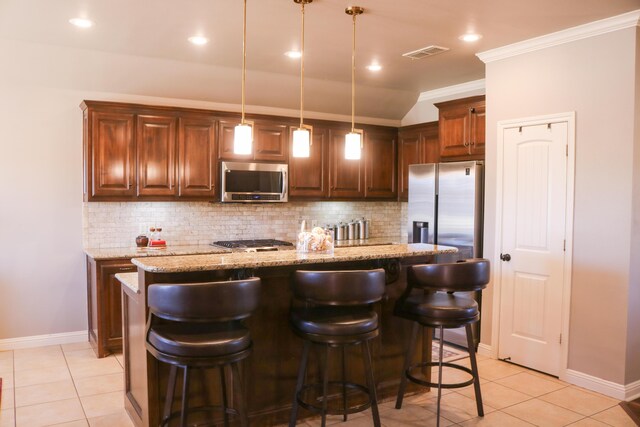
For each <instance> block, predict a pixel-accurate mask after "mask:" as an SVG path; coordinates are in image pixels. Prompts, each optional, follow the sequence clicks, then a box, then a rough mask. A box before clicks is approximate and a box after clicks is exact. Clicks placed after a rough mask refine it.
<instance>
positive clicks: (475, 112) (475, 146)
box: [471, 102, 486, 155]
mask: <svg viewBox="0 0 640 427" xmlns="http://www.w3.org/2000/svg"><path fill="white" fill-rule="evenodd" d="M485 119H486V106H485V104H484V102H483V103H480V104H478V105H476V106H475V107H472V110H471V153H472V154H482V155H484V145H485V139H486V137H485Z"/></svg>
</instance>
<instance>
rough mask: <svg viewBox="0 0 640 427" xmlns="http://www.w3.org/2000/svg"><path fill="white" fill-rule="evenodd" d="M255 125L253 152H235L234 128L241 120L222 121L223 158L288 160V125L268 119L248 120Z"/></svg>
mask: <svg viewBox="0 0 640 427" xmlns="http://www.w3.org/2000/svg"><path fill="white" fill-rule="evenodd" d="M248 122H251V123H252V125H253V152H252V154H235V153H234V152H233V136H234V129H235V127H236V125H237V124H238V123H240V121H239V120H233V119H230V120H222V121H220V135H219V139H220V152H219V157H220V159H221V160H258V161H267V162H282V163H286V162H287V160H288V153H289V150H288V144H287V142H288V140H289V133H288V126H287V125H286V124H278V123H273V122H269V121H266V120H256V121H252V120H248Z"/></svg>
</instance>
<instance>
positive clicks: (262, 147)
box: [253, 123, 289, 162]
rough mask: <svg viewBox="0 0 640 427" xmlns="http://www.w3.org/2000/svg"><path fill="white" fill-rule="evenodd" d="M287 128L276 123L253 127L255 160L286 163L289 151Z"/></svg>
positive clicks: (260, 124) (257, 124)
mask: <svg viewBox="0 0 640 427" xmlns="http://www.w3.org/2000/svg"><path fill="white" fill-rule="evenodd" d="M288 135H289V133H288V132H287V126H286V125H279V124H275V123H255V124H254V125H253V144H254V146H253V154H254V159H255V160H267V161H277V162H286V161H287V156H288V152H289V150H288V149H287V148H288V146H289V144H288V143H287V141H288Z"/></svg>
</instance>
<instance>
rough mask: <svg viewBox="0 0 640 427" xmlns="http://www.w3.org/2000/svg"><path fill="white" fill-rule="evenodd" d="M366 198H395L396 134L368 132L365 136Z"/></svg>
mask: <svg viewBox="0 0 640 427" xmlns="http://www.w3.org/2000/svg"><path fill="white" fill-rule="evenodd" d="M364 161H365V168H364V169H365V174H366V175H365V183H366V187H365V198H388V199H390V198H393V199H395V198H396V196H397V190H396V175H397V174H396V167H397V162H396V134H395V133H374V132H367V133H366V134H365V138H364Z"/></svg>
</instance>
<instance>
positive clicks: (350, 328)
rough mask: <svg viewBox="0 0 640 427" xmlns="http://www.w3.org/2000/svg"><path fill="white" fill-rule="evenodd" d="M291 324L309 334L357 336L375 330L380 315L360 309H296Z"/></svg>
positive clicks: (292, 312)
mask: <svg viewBox="0 0 640 427" xmlns="http://www.w3.org/2000/svg"><path fill="white" fill-rule="evenodd" d="M291 323H292V325H293V326H294V327H295V328H298V330H299V331H300V332H304V333H307V334H317V335H357V334H366V333H367V332H371V331H373V330H375V329H376V328H377V327H378V315H377V314H376V312H375V311H371V310H369V309H368V308H360V307H311V308H295V309H293V310H292V311H291Z"/></svg>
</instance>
